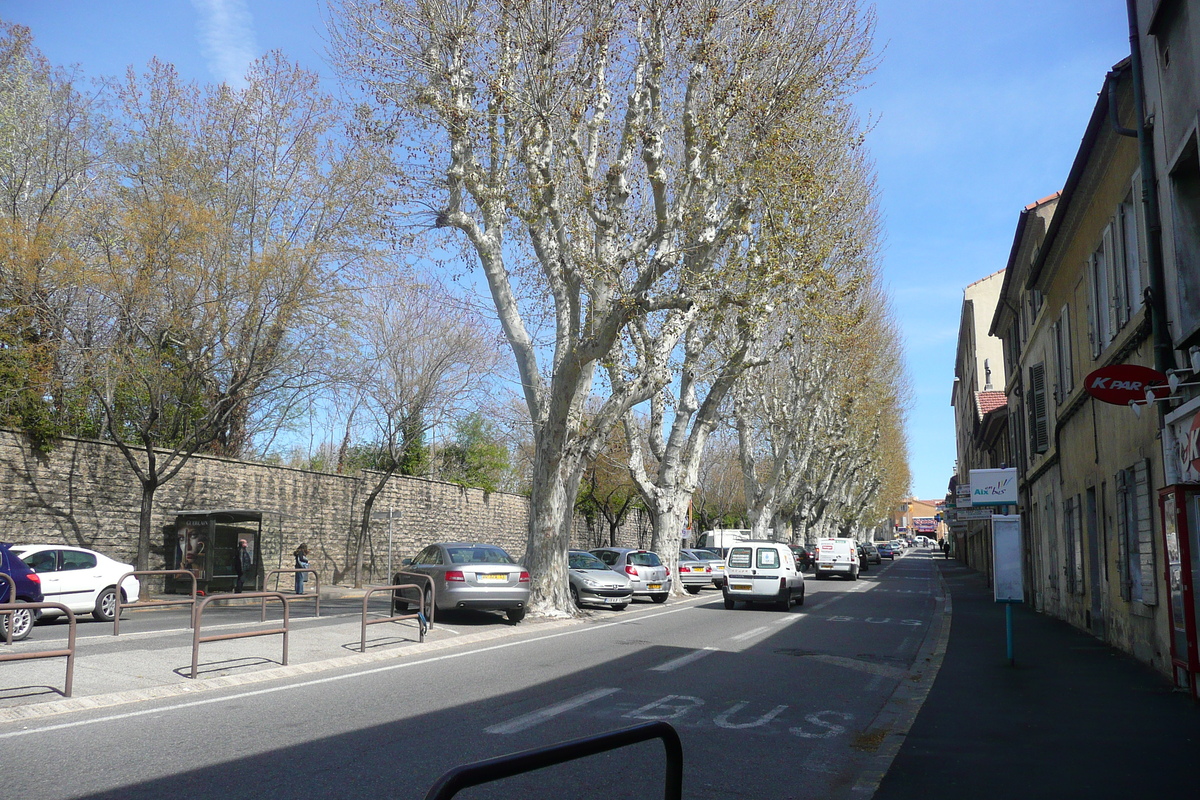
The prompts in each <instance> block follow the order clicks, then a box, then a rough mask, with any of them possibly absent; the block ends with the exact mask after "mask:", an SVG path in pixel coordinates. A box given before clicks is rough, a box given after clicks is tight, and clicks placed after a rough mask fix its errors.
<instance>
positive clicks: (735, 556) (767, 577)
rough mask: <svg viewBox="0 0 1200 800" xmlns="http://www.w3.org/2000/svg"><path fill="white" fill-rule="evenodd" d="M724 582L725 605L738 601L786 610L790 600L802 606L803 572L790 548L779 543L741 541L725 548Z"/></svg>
mask: <svg viewBox="0 0 1200 800" xmlns="http://www.w3.org/2000/svg"><path fill="white" fill-rule="evenodd" d="M726 564H727V565H728V566H727V569H726V583H725V588H724V589H722V590H721V596H722V598H723V599H724V600H725V608H730V609H731V608H733V607H734V605H735V603H736V602H737V601H738V600H742V601H745V602H748V603H774V604H775V607H776V608H778V609H780V610H781V611H787V610H788V609H789V608H791V606H792V603H798V604H800V605H804V575H803V574H802V573H801V572H800V569H799V567H798V566H797V564H796V557H795V556H794V555H792V550H791V548H790V547H788V546H787V545H785V544H780V543H779V542H743V543H742V544H738V545H734V546H733V547H731V548H729V556H728V558H727V560H726Z"/></svg>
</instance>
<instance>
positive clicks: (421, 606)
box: [358, 583, 429, 653]
mask: <svg viewBox="0 0 1200 800" xmlns="http://www.w3.org/2000/svg"><path fill="white" fill-rule="evenodd" d="M397 589H416V590H417V613H415V614H399V615H396V616H391V617H382V618H380V619H367V601H368V600H370V599H371V595H373V594H375V593H376V592H394V591H396V590H397ZM388 608H389V609H391V611H392V613H393V614H395V612H396V605H395V601H394V600H393V599H392V598H390V597H389V598H388ZM404 619H415V620H416V621H417V629H418V630H419V631H420V640H421V641H422V642H424V641H425V631H426V630H428V628H429V625H428V623H426V621H425V595H424V594H422V592H421V587H420V586H417V585H416V584H415V583H398V584H396V585H394V586H372V587H371V588H370V589H367V593H366V594H364V595H363V610H362V638H361V639H360V640H359V644H358V652H360V653H365V652H367V626H368V625H378V624H379V623H381V622H399V621H400V620H404Z"/></svg>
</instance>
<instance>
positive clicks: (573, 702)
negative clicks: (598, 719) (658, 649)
mask: <svg viewBox="0 0 1200 800" xmlns="http://www.w3.org/2000/svg"><path fill="white" fill-rule="evenodd" d="M619 691H621V690H620V689H594V690H592V691H590V692H586V693H584V694H581V695H579V696H578V697H572V698H571V699H570V700H564V701H562V702H561V703H555V704H554V705H552V706H546V707H545V708H540V709H538V710H537V711H531V712H530V713H528V714H523V715H521V716H519V717H517V718H516V719H510V720H509V721H508V722H501V723H500V724H498V725H492V726H491V727H490V728H484V729H483V730H484V733H518V732H520V731H523V730H526V729H527V728H532V727H533V726H534V725H540V724H541V723H543V722H545V721H546V720H548V719H552V718H554V717H557V716H558V715H559V714H563V713H566V712H567V711H570V710H571V709H574V708H579V707H580V706H583V705H587V704H588V703H590V702H592V701H593V700H599V699H600V698H601V697H608V696H609V695H610V694H614V693H616V692H619Z"/></svg>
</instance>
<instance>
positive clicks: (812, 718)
mask: <svg viewBox="0 0 1200 800" xmlns="http://www.w3.org/2000/svg"><path fill="white" fill-rule="evenodd" d="M825 717H834V718H836V719H841V720H844V721H846V722H849V721H850V720H852V719H854V715H853V714H847V713H846V712H845V711H818V712H817V713H815V714H809V715H808V716H806V717H805V718H804V719H805V721H806V722H810V723H812V724H813V725H816V726H817V727H818V728H824V730H822V731H821V732H819V733H816V732H813V731H806V730H804V729H803V728H801V727H798V726H797V727H795V728H789V729H788V730H790V731H791V732H792V733H794V734H795V735H797V736H799V737H801V738H803V739H832V738H833V737H834V736H837V735H838V734H839V733H845V732H846V728H845V727H844V726H842V725H838V724H836V723H833V722H830V721H829V720H827V719H825Z"/></svg>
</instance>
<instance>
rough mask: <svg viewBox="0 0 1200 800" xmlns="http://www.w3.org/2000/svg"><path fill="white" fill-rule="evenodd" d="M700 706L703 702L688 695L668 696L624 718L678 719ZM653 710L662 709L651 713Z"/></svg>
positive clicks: (631, 712)
mask: <svg viewBox="0 0 1200 800" xmlns="http://www.w3.org/2000/svg"><path fill="white" fill-rule="evenodd" d="M702 705H704V701H703V700H701V699H700V698H699V697H693V696H692V695H690V694H669V695H667V696H666V697H663V698H660V699H658V700H655V701H654V702H652V703H647V704H646V705H644V706H642V707H641V708H639V709H636V710H635V711H630V712H629V713H628V714H626V715H625V716H626V717H628V718H630V719H678V718H679V717H682V716H683V715H684V714H686V713H688V712H689V711H691V710H692V709H693V708H699V707H700V706H702ZM654 709H662V711H661V712H659V713H652V712H654Z"/></svg>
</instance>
